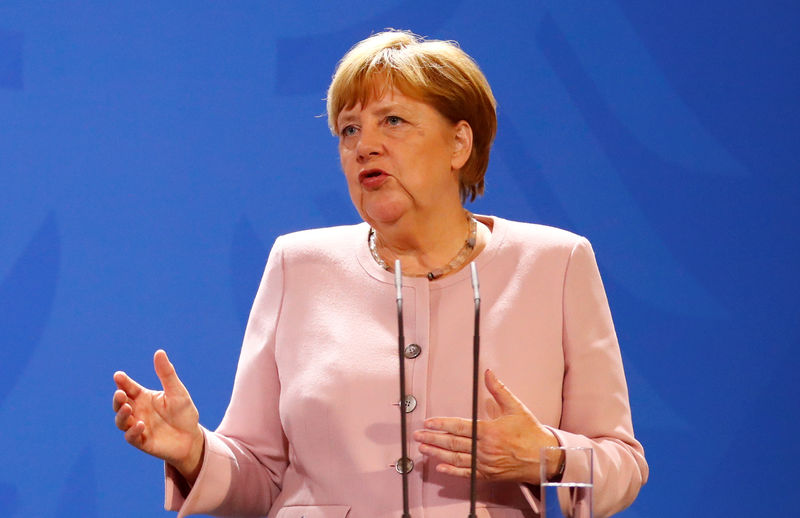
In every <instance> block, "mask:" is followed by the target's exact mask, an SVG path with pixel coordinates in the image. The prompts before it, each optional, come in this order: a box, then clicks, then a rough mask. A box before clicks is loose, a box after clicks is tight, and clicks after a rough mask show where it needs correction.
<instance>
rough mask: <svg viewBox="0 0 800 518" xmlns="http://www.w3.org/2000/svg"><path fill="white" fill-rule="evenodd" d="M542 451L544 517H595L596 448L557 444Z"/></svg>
mask: <svg viewBox="0 0 800 518" xmlns="http://www.w3.org/2000/svg"><path fill="white" fill-rule="evenodd" d="M541 455H542V457H541V459H542V460H541V477H542V478H541V480H542V481H541V496H542V518H592V485H593V483H592V449H591V448H566V447H563V446H553V447H547V448H542V450H541ZM562 468H563V469H562ZM548 473H549V474H550V476H549V477H548Z"/></svg>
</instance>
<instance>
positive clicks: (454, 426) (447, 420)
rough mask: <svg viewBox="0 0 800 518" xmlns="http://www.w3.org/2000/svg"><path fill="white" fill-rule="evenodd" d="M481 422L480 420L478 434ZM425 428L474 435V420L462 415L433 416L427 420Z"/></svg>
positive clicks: (464, 435) (467, 435) (463, 435)
mask: <svg viewBox="0 0 800 518" xmlns="http://www.w3.org/2000/svg"><path fill="white" fill-rule="evenodd" d="M481 426H482V425H481V423H480V421H479V422H478V436H480V429H481ZM425 428H427V429H428V430H436V431H438V432H447V433H451V434H454V435H459V436H461V437H467V438H470V437H472V420H471V419H464V418H461V417H431V418H430V419H426V420H425Z"/></svg>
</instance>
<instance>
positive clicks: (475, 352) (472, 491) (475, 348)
mask: <svg viewBox="0 0 800 518" xmlns="http://www.w3.org/2000/svg"><path fill="white" fill-rule="evenodd" d="M469 269H470V273H471V274H472V295H473V299H474V301H475V332H474V334H473V338H472V439H471V440H470V443H471V449H470V452H471V457H472V463H471V465H470V468H469V518H477V516H476V515H475V500H476V498H477V487H476V481H475V475H476V465H477V459H476V456H477V450H478V377H479V376H478V371H479V370H480V367H479V359H480V350H481V337H480V320H481V293H480V286H479V284H478V269H477V268H476V266H475V262H474V261H473V262H471V263H469Z"/></svg>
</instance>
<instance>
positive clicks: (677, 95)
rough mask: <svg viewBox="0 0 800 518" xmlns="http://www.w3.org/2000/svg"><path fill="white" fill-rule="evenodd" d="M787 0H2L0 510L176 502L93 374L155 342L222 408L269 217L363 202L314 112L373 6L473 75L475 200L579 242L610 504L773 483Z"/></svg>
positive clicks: (788, 366) (782, 381)
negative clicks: (622, 414) (607, 422)
mask: <svg viewBox="0 0 800 518" xmlns="http://www.w3.org/2000/svg"><path fill="white" fill-rule="evenodd" d="M109 4H113V5H109ZM799 10H800V7H798V4H797V3H796V2H790V1H783V2H780V1H771V2H769V1H760V2H755V1H750V2H745V1H735V0H727V1H722V0H714V1H709V2H697V1H689V0H672V1H671V2H653V1H641V0H639V1H634V0H617V1H612V0H596V1H593V2H570V1H564V0H554V1H538V2H485V1H469V0H464V1H449V2H436V3H434V4H431V3H429V2H423V1H418V0H411V1H407V2H400V1H386V2H374V1H362V0H354V1H351V2H348V3H347V4H346V5H343V4H341V3H340V2H320V1H295V2H285V3H271V2H256V1H253V2H227V3H224V2H211V1H207V2H199V1H195V2H169V3H166V2H165V3H140V2H137V3H134V2H127V3H122V2H114V3H109V2H101V1H96V2H87V1H75V2H23V1H19V2H10V3H9V2H2V3H0V347H1V348H0V515H2V516H6V517H23V516H24V517H28V516H43V517H73V516H74V517H78V516H80V517H89V518H92V517H100V516H103V517H105V516H115V517H123V516H124V517H140V516H168V515H170V514H169V513H166V512H164V511H162V510H161V505H162V497H163V489H162V482H161V470H162V467H161V464H160V463H159V462H158V461H156V460H154V459H152V458H150V457H147V456H145V455H143V454H141V453H139V452H137V451H136V450H134V449H133V448H130V447H129V446H127V445H126V444H125V442H124V440H123V438H122V436H121V434H120V433H119V432H118V431H117V430H116V428H115V427H114V424H113V416H112V411H111V394H112V392H113V383H112V379H111V375H112V373H113V372H114V370H116V369H125V370H126V371H128V372H129V373H131V374H132V375H133V376H135V377H137V378H138V379H140V380H141V381H142V382H143V383H146V384H148V385H149V386H157V380H156V378H155V375H154V373H153V370H152V353H153V351H154V350H155V349H156V348H159V347H164V348H166V349H167V350H168V352H169V353H170V355H171V358H172V360H173V362H174V363H175V364H176V365H177V367H178V370H179V373H180V375H181V376H182V378H183V380H184V382H185V383H186V385H187V386H188V387H189V389H190V390H191V392H192V395H193V397H194V399H195V402H196V403H197V406H198V407H199V408H200V411H201V420H202V422H203V423H204V424H205V425H206V426H209V427H214V426H216V424H217V423H218V422H219V420H220V418H221V417H222V414H223V412H224V410H225V407H226V405H227V400H228V396H229V394H230V389H231V386H232V382H233V375H234V370H235V366H236V361H237V358H238V350H239V345H240V341H241V336H242V333H243V329H244V324H245V320H246V317H247V312H248V310H249V306H250V302H251V300H252V297H253V295H254V294H255V290H256V288H257V285H258V281H259V278H260V274H261V269H262V267H263V264H264V261H265V260H266V255H267V252H268V250H269V246H270V244H271V243H272V241H273V240H274V238H275V237H276V236H277V235H279V234H282V233H285V232H289V231H293V230H297V229H302V228H308V227H318V226H327V225H333V224H340V223H350V222H355V221H357V214H356V213H355V211H354V210H353V209H352V207H351V205H350V201H349V198H348V196H347V193H346V188H345V185H344V181H343V178H342V176H341V172H340V170H339V166H338V159H337V152H336V141H335V139H334V138H332V137H331V136H330V134H329V133H328V129H327V127H326V121H325V119H324V117H323V118H321V117H319V115H321V114H323V112H324V109H325V107H324V101H323V98H324V95H325V90H326V87H327V83H328V80H329V78H330V75H331V73H332V71H333V67H334V65H335V63H336V61H337V60H338V58H339V57H341V55H342V54H343V53H344V52H345V51H346V50H347V49H348V48H349V47H350V46H351V45H352V44H353V43H355V42H356V41H358V40H360V39H362V38H364V37H366V36H368V35H369V34H370V33H371V32H373V31H377V30H380V29H382V28H384V27H398V28H408V29H412V30H414V31H415V32H418V33H421V34H426V35H429V36H431V37H436V38H452V39H456V40H458V41H459V42H460V43H461V45H462V47H463V48H464V49H465V50H466V51H467V52H468V53H470V54H471V55H472V56H473V57H475V59H476V60H477V61H478V62H479V63H480V64H481V66H482V67H483V69H484V71H485V73H486V75H487V76H488V78H489V80H490V82H491V84H492V85H493V88H494V91H495V94H496V96H497V99H498V101H499V119H500V129H499V133H498V137H497V142H496V145H495V147H494V151H493V156H492V162H491V165H490V167H489V172H488V176H487V194H486V196H485V197H484V198H483V199H481V200H480V201H479V202H477V203H475V204H473V205H472V206H471V208H472V210H474V211H476V212H482V213H493V214H498V215H501V216H504V217H507V218H512V219H518V220H525V221H534V222H541V223H545V224H549V225H555V226H558V227H562V228H567V229H569V230H572V231H575V232H577V233H580V234H583V235H586V236H587V237H588V238H589V239H590V240H591V241H592V243H593V244H594V247H595V251H596V253H597V256H598V261H599V264H600V268H601V271H602V273H603V276H604V280H605V284H606V288H607V291H608V295H609V299H610V303H611V306H612V311H613V313H614V315H615V322H616V326H617V329H618V333H619V338H620V342H621V344H622V348H623V357H624V360H625V365H626V370H627V374H628V379H629V384H630V392H631V402H632V406H633V412H634V424H635V428H636V432H637V435H638V436H639V438H640V439H641V441H642V442H643V443H644V445H645V449H646V453H647V458H648V460H649V462H650V467H651V477H650V482H649V484H648V485H647V486H645V487H644V489H643V490H642V493H641V495H640V497H639V499H638V500H637V501H636V503H635V504H634V505H633V506H632V507H631V509H630V510H629V511H626V512H625V513H623V516H626V517H661V516H663V517H675V516H709V517H710V516H714V517H716V516H719V517H731V516H737V517H738V516H767V515H778V514H779V513H783V514H782V515H784V516H787V515H789V514H791V513H792V512H796V498H795V495H796V491H797V485H796V483H795V481H794V478H793V477H794V476H795V472H796V470H797V468H796V466H795V464H796V463H797V462H798V459H800V451H799V448H798V441H797V437H796V430H797V424H798V406H799V405H798V399H799V397H800V390H798V387H800V384H798V382H797V379H796V370H797V363H798V356H799V355H798V352H797V351H798V346H799V345H800V343H798V342H800V340H799V338H800V324H798V322H800V318H798V317H800V315H799V314H798V313H799V312H798V309H797V307H798V306H797V292H798V288H800V286H799V284H800V282H799V281H800V276H798V274H797V268H798V265H800V262H799V261H798V259H799V257H798V256H799V255H800V248H799V247H798V230H797V226H798V225H797V222H798V220H799V218H798V216H799V215H800V214H799V212H800V211H799V210H798V202H800V196H798V195H799V194H800V181H798V172H799V171H800V167H798V166H800V160H799V159H798V142H800V123H799V122H798V120H800V119H799V118H798V115H800V114H798V91H800V84H799V83H800V75H799V74H798V63H800V45H799V44H800V31H798V30H797V27H798V11H799Z"/></svg>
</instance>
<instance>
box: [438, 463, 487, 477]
mask: <svg viewBox="0 0 800 518" xmlns="http://www.w3.org/2000/svg"><path fill="white" fill-rule="evenodd" d="M436 471H438V472H439V473H444V474H446V475H453V476H454V477H462V478H469V477H470V471H471V470H470V468H459V467H456V466H451V465H450V464H437V465H436ZM475 478H479V479H482V478H485V477H484V476H483V474H482V473H481V472H480V471H476V472H475Z"/></svg>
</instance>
